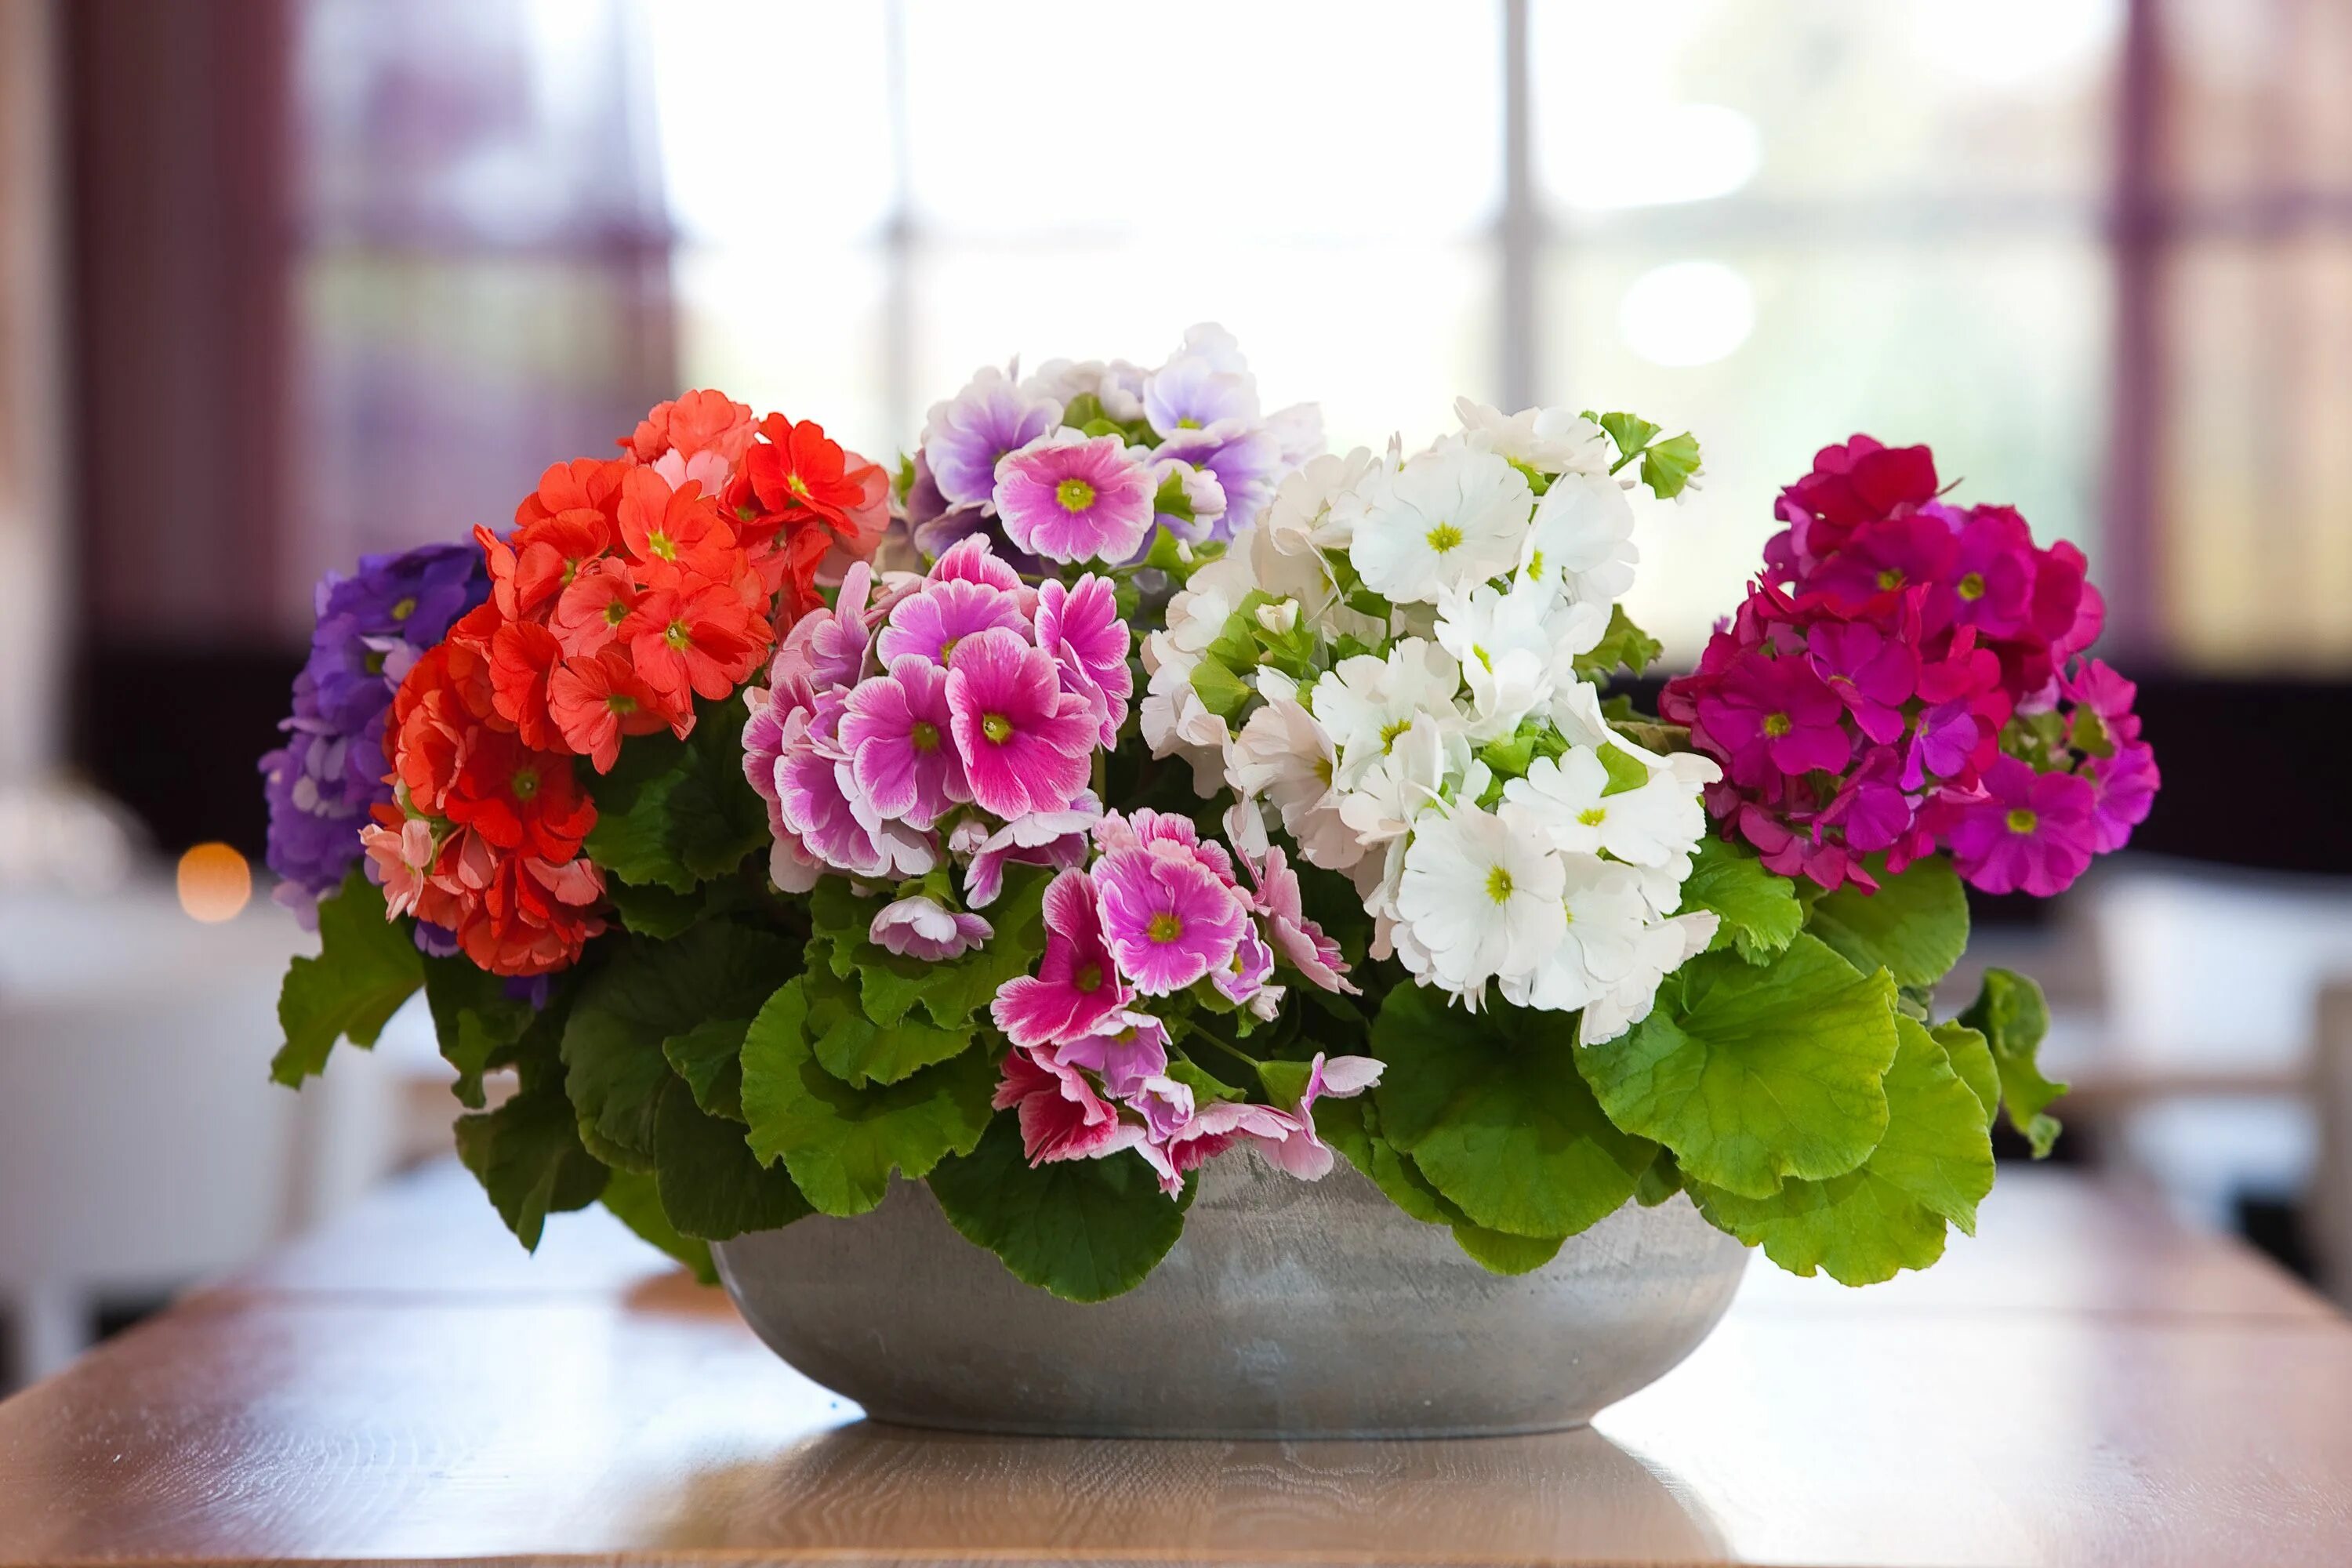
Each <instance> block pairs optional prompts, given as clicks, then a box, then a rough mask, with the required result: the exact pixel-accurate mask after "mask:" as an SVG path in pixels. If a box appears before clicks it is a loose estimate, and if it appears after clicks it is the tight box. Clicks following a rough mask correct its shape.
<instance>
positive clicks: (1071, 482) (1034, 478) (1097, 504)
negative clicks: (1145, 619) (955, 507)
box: [995, 430, 1156, 562]
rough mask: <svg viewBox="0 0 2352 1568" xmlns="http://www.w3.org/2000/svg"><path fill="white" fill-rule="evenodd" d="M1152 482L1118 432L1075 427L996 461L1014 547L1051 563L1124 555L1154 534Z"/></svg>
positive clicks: (1002, 512)
mask: <svg viewBox="0 0 2352 1568" xmlns="http://www.w3.org/2000/svg"><path fill="white" fill-rule="evenodd" d="M1155 488H1156V487H1155V485H1154V483H1153V480H1152V478H1151V470H1150V467H1149V466H1148V465H1146V464H1145V463H1143V462H1142V461H1140V460H1139V459H1138V458H1133V457H1130V456H1129V454H1128V450H1127V443H1126V442H1125V441H1123V440H1121V439H1120V438H1119V437H1117V436H1097V437H1092V438H1091V439H1089V438H1087V437H1082V436H1079V435H1078V434H1077V433H1076V431H1069V430H1065V431H1058V432H1056V433H1055V436H1054V437H1049V438H1047V439H1045V440H1043V441H1039V442H1036V443H1034V445H1031V446H1029V447H1024V448H1023V449H1022V450H1020V451H1018V452H1015V453H1013V455H1012V456H1011V457H1009V458H1005V459H1004V461H1003V462H1002V463H1000V464H998V465H997V473H996V491H995V499H996V510H997V513H998V515H999V516H1000V517H1002V518H1003V521H1004V531H1005V533H1006V534H1007V536H1009V537H1010V538H1011V539H1012V541H1013V544H1014V546H1015V547H1017V548H1019V549H1022V550H1025V551H1028V552H1031V553H1032V554H1036V555H1042V556H1044V557H1045V558H1046V559H1047V560H1049V561H1063V562H1069V561H1091V560H1102V561H1114V562H1116V561H1125V560H1126V559H1128V557H1129V556H1131V555H1133V554H1134V553H1135V552H1137V551H1138V550H1139V549H1141V548H1142V547H1143V542H1144V540H1145V538H1146V537H1147V536H1149V535H1150V532H1151V520H1152V515H1153V513H1152V492H1153V490H1154V489H1155Z"/></svg>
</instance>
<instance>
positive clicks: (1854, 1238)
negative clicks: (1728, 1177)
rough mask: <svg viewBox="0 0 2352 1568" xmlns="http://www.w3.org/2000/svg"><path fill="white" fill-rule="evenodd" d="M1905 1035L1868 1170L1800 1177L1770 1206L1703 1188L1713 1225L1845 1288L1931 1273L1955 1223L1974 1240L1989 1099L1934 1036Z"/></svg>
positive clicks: (1989, 1177)
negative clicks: (1911, 1272) (1818, 1178)
mask: <svg viewBox="0 0 2352 1568" xmlns="http://www.w3.org/2000/svg"><path fill="white" fill-rule="evenodd" d="M1895 1030H1896V1034H1897V1036H1898V1037H1899V1039H1900V1041H1901V1044H1900V1046H1899V1047H1898V1048H1897V1049H1896V1051H1895V1062H1894V1065H1893V1066H1892V1067H1890V1068H1888V1069H1887V1072H1886V1080H1885V1081H1886V1097H1887V1105H1888V1120H1887V1126H1886V1134H1885V1137H1884V1138H1883V1139H1882V1140H1880V1142H1879V1145H1878V1147H1877V1148H1876V1149H1874V1150H1873V1151H1872V1152H1871V1155H1870V1158H1869V1159H1868V1160H1867V1161H1865V1162H1864V1163H1863V1165H1862V1167H1861V1168H1860V1169H1859V1170H1855V1171H1851V1172H1848V1173H1846V1174H1844V1175H1842V1176H1832V1177H1831V1178H1830V1179H1829V1180H1827V1181H1822V1182H1809V1181H1801V1180H1790V1181H1789V1182H1786V1183H1783V1184H1781V1187H1780V1191H1779V1192H1777V1193H1775V1194H1772V1195H1771V1196H1769V1197H1765V1198H1752V1197H1742V1196H1739V1195H1738V1194H1732V1193H1727V1192H1724V1191H1721V1190H1720V1189H1717V1188H1712V1187H1706V1186H1704V1185H1701V1186H1695V1187H1694V1188H1693V1189H1692V1190H1693V1195H1694V1196H1696V1199H1697V1200H1698V1205H1699V1207H1700V1209H1701V1210H1702V1211H1703V1212H1704V1213H1705V1214H1706V1217H1707V1218H1708V1219H1709V1220H1710V1221H1712V1222H1713V1223H1714V1224H1716V1225H1717V1226H1720V1227H1721V1228H1723V1229H1724V1230H1727V1231H1729V1232H1730V1233H1731V1234H1732V1235H1733V1236H1736V1237H1738V1238H1739V1239H1740V1240H1742V1241H1744V1242H1746V1243H1748V1245H1749V1246H1751V1247H1759V1246H1760V1247H1763V1249H1764V1255H1765V1256H1766V1257H1768V1258H1770V1259H1771V1260H1772V1261H1773V1262H1775V1263H1777V1264H1779V1265H1780V1267H1781V1268H1786V1269H1788V1270H1789V1271H1790V1273H1792V1274H1803V1275H1811V1274H1812V1273H1814V1272H1816V1271H1824V1272H1826V1273H1828V1275H1829V1276H1830V1278H1832V1279H1835V1280H1838V1281H1839V1282H1840V1283H1842V1284H1846V1285H1874V1284H1877V1283H1879V1282H1880V1281H1882V1280H1886V1279H1893V1278H1894V1277H1895V1274H1896V1273H1897V1272H1898V1271H1900V1270H1902V1269H1905V1268H1927V1266H1928V1265H1929V1264H1931V1263H1933V1262H1935V1261H1936V1260H1937V1258H1940V1257H1942V1256H1943V1253H1944V1241H1945V1227H1946V1226H1947V1224H1950V1225H1957V1226H1959V1227H1960V1229H1961V1230H1962V1231H1964V1232H1968V1233H1969V1234H1974V1232H1975V1230H1976V1211H1977V1205H1978V1204H1979V1202H1981V1201H1982V1200H1983V1198H1984V1195H1985V1194H1987V1193H1989V1192H1990V1191H1991V1190H1992V1182H1993V1163H1992V1140H1991V1137H1990V1133H1989V1131H1988V1130H1987V1127H1988V1121H1989V1118H1988V1115H1987V1112H1986V1110H1985V1108H1984V1105H1983V1102H1982V1101H1980V1100H1978V1098H1977V1096H1976V1092H1975V1091H1974V1090H1973V1089H1970V1088H1969V1085H1968V1084H1967V1083H1966V1082H1964V1081H1963V1080H1962V1079H1961V1078H1960V1076H1959V1075H1958V1073H1956V1072H1955V1071H1953V1069H1952V1065H1951V1062H1950V1059H1949V1058H1948V1056H1947V1054H1946V1052H1945V1050H1944V1047H1942V1046H1941V1045H1940V1044H1938V1043H1937V1040H1936V1039H1935V1037H1933V1036H1932V1035H1930V1034H1929V1033H1928V1032H1927V1030H1926V1029H1924V1028H1922V1027H1921V1026H1919V1025H1918V1024H1916V1023H1915V1022H1913V1021H1912V1020H1911V1019H1909V1018H1900V1019H1898V1020H1897V1021H1896V1024H1895Z"/></svg>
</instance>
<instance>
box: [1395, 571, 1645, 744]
mask: <svg viewBox="0 0 2352 1568" xmlns="http://www.w3.org/2000/svg"><path fill="white" fill-rule="evenodd" d="M1591 619H1592V617H1591V612H1590V608H1589V607H1588V606H1580V605H1562V604H1561V603H1560V602H1559V593H1558V591H1557V590H1556V589H1554V588H1552V587H1551V586H1550V585H1549V584H1543V583H1537V582H1533V581H1528V580H1525V579H1522V580H1518V581H1515V582H1514V583H1513V584H1512V585H1511V589H1510V591H1509V592H1508V593H1498V592H1496V590H1495V589H1494V588H1493V587H1491V586H1489V585H1487V584H1484V583H1479V584H1473V585H1472V586H1470V587H1468V588H1466V589H1463V588H1447V589H1444V591H1442V592H1441V593H1440V594H1439V595H1438V596H1437V628H1436V630H1437V640H1438V642H1439V643H1440V644H1441V645H1442V646H1443V647H1444V649H1445V651H1446V652H1448V653H1450V654H1452V655H1453V656H1454V658H1456V659H1457V660H1459V661H1460V662H1461V665H1462V678H1463V679H1464V680H1465V681H1467V682H1468V683H1469V686H1470V698H1471V721H1470V738H1471V739H1472V740H1474V741H1492V740H1496V739H1497V738H1499V737H1501V736H1504V735H1507V734H1509V733H1510V732H1511V731H1514V730H1516V729H1517V728H1518V727H1519V721H1520V720H1522V719H1524V718H1526V717H1527V716H1528V714H1529V713H1532V712H1535V711H1537V710H1539V709H1542V708H1544V707H1546V706H1548V705H1549V703H1550V701H1551V698H1552V691H1553V689H1554V688H1555V687H1556V686H1557V684H1558V683H1559V680H1561V679H1570V680H1572V679H1575V673H1574V670H1573V668H1572V667H1571V663H1570V661H1571V660H1572V659H1573V658H1574V657H1575V655H1577V654H1580V653H1584V652H1587V651H1589V650H1590V649H1591V647H1593V646H1594V645H1595V644H1596V643H1597V642H1598V641H1599V640H1600V635H1601V634H1600V630H1599V629H1597V628H1595V627H1594V626H1591V624H1590V623H1591ZM1602 626H1606V613H1605V612H1604V613H1603V616H1602ZM1588 634H1589V636H1590V639H1591V640H1586V639H1587V637H1588Z"/></svg>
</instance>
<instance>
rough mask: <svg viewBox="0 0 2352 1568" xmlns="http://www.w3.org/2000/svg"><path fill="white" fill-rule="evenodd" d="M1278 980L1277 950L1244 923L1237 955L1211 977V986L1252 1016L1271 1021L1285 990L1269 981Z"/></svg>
mask: <svg viewBox="0 0 2352 1568" xmlns="http://www.w3.org/2000/svg"><path fill="white" fill-rule="evenodd" d="M1273 978H1274V949H1273V948H1271V947H1269V946H1267V945H1266V942H1265V938H1264V937H1262V936H1260V935H1259V934H1258V932H1257V928H1256V927H1255V925H1252V924H1250V923H1249V922H1248V921H1244V922H1243V923H1242V934H1241V940H1240V941H1239V942H1235V943H1234V956H1233V958H1232V960H1231V961H1230V962H1229V963H1226V964H1225V966H1224V967H1223V968H1222V969H1220V970H1217V971H1216V972H1215V973H1212V974H1211V975H1210V976H1209V983H1210V984H1213V985H1214V986H1215V987H1216V988H1217V990H1218V992H1219V993H1220V994H1222V995H1223V997H1224V998H1225V1000H1226V1001H1228V1002H1237V1003H1240V1004H1242V1005H1244V1006H1246V1007H1248V1008H1249V1010H1250V1011H1251V1013H1253V1014H1255V1016H1258V1017H1260V1018H1265V1019H1267V1020H1269V1021H1271V1020H1272V1019H1273V1017H1274V1016H1275V1013H1276V1009H1277V1008H1279V1007H1280V1006H1281V1005H1282V991H1283V988H1282V987H1281V986H1279V985H1271V984H1267V982H1269V981H1271V980H1272V979H1273Z"/></svg>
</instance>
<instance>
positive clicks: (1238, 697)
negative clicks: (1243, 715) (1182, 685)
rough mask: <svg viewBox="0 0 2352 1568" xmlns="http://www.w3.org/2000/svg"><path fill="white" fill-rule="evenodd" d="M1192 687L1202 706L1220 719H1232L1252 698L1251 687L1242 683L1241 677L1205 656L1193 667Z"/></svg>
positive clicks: (1215, 660)
mask: <svg viewBox="0 0 2352 1568" xmlns="http://www.w3.org/2000/svg"><path fill="white" fill-rule="evenodd" d="M1192 689H1193V690H1194V691H1195V692H1196V693H1198V694H1199V696H1200V699H1201V706H1202V707H1203V708H1206V709H1207V710H1209V711H1210V712H1212V713H1214V714H1215V715H1216V716H1217V717H1218V718H1220V719H1231V718H1232V717H1233V716H1234V714H1236V713H1238V712H1240V711H1241V710H1242V704H1244V703H1245V702H1247V701H1248V700H1250V689H1249V688H1248V687H1246V686H1244V685H1243V684H1242V679H1241V677H1239V676H1237V675H1235V674H1234V672H1233V671H1232V670H1230V669H1227V668H1225V667H1224V665H1223V663H1222V662H1221V661H1219V660H1217V659H1213V658H1203V659H1202V660H1201V662H1200V663H1198V664H1196V665H1194V666H1193V667H1192Z"/></svg>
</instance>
